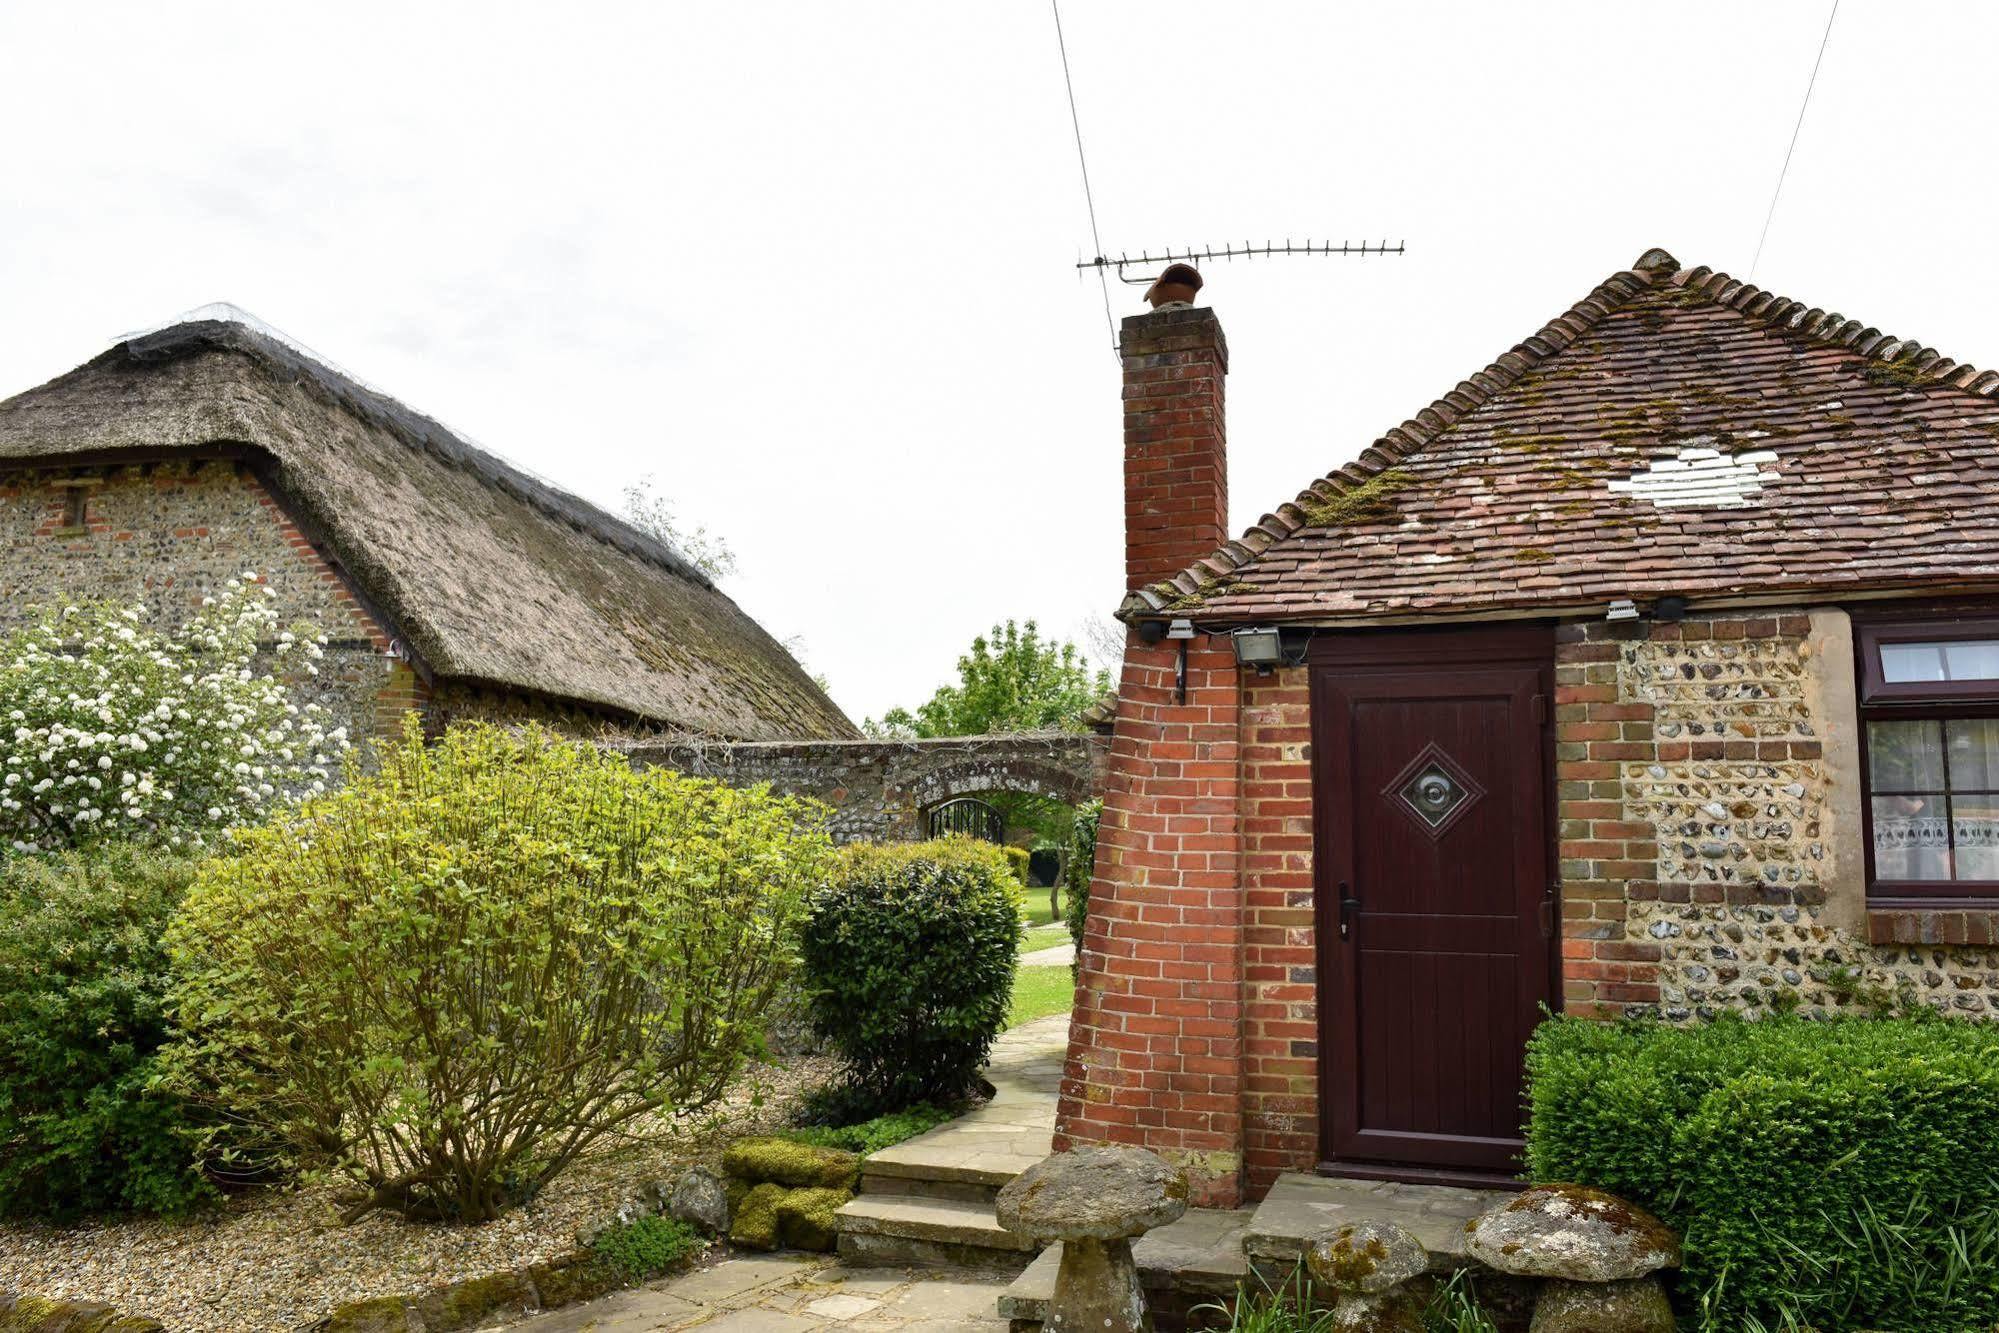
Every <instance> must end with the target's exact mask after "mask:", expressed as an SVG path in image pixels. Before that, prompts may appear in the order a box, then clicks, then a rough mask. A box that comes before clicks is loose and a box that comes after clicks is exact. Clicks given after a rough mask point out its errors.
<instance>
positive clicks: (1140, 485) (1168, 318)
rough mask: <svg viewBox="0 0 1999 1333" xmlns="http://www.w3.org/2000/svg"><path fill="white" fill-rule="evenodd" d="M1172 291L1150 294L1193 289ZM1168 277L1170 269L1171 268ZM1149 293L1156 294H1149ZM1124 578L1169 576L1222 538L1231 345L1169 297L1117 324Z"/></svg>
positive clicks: (1206, 320)
mask: <svg viewBox="0 0 1999 1333" xmlns="http://www.w3.org/2000/svg"><path fill="white" fill-rule="evenodd" d="M1174 267H1175V268H1176V269H1184V271H1185V272H1186V273H1188V274H1193V281H1192V283H1191V284H1186V283H1182V284H1179V285H1178V286H1177V287H1172V288H1169V287H1167V284H1166V282H1165V281H1164V280H1163V279H1162V281H1161V284H1160V286H1159V287H1155V288H1154V290H1153V292H1152V293H1148V295H1149V296H1154V295H1155V294H1156V293H1158V292H1160V290H1161V288H1166V290H1167V292H1168V293H1169V294H1171V293H1174V292H1176V291H1178V292H1186V293H1187V295H1188V296H1189V297H1191V295H1192V290H1190V287H1191V288H1192V289H1198V288H1199V285H1200V277H1199V275H1198V274H1194V273H1193V270H1192V269H1190V268H1186V266H1185V265H1175V266H1174ZM1168 273H1169V276H1170V275H1171V273H1172V270H1169V271H1168ZM1155 299H1156V297H1155ZM1119 348H1120V351H1121V352H1122V354H1123V357H1124V578H1125V589H1126V591H1130V590H1132V589H1135V588H1140V587H1143V586H1144V585H1146V584H1148V583H1157V582H1159V581H1160V580H1161V579H1167V578H1171V577H1172V576H1173V575H1175V574H1177V573H1179V572H1180V571H1181V570H1183V569H1185V568H1187V566H1189V565H1191V564H1193V563H1194V562H1195V561H1196V560H1199V559H1201V558H1202V557H1203V556H1206V555H1210V554H1212V553H1213V552H1214V551H1215V550H1216V549H1217V548H1218V547H1220V546H1222V545H1223V544H1224V543H1226V542H1227V541H1228V539H1229V537H1228V520H1229V468H1228V446H1227V443H1226V432H1225V430H1224V428H1223V412H1222V380H1223V377H1224V376H1226V375H1227V374H1228V369H1229V348H1228V343H1227V342H1226V341H1225V340H1224V339H1223V337H1222V325H1221V321H1220V320H1218V319H1216V318H1215V312H1214V311H1212V310H1210V309H1207V308H1206V307H1205V306H1202V307H1196V306H1191V305H1189V304H1187V302H1186V301H1185V300H1171V299H1168V300H1166V302H1165V304H1163V305H1162V306H1161V307H1160V308H1158V309H1156V310H1153V311H1151V312H1149V313H1147V314H1143V315H1133V316H1131V317H1130V318H1129V319H1127V320H1125V321H1124V328H1123V330H1122V334H1121V336H1120V338H1119Z"/></svg>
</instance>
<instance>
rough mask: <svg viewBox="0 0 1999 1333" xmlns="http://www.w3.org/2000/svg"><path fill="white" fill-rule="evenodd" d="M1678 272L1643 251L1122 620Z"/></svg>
mask: <svg viewBox="0 0 1999 1333" xmlns="http://www.w3.org/2000/svg"><path fill="white" fill-rule="evenodd" d="M1678 269H1679V261H1678V260H1676V259H1674V258H1673V257H1672V256H1671V255H1670V254H1667V253H1666V252H1665V251H1664V250H1659V249H1652V250H1647V251H1646V252H1645V253H1644V254H1642V255H1640V256H1639V257H1638V262H1637V263H1636V264H1634V265H1633V266H1632V267H1631V268H1630V269H1628V270H1626V271H1624V272H1622V273H1615V274H1612V275H1611V276H1610V277H1609V278H1607V279H1606V280H1605V281H1604V282H1603V283H1601V284H1600V285H1599V286H1598V287H1597V288H1596V289H1595V290H1594V291H1592V292H1591V293H1590V294H1589V295H1588V296H1585V297H1584V298H1583V299H1582V300H1580V301H1578V302H1576V304H1575V305H1573V306H1571V307H1570V308H1569V309H1568V310H1566V311H1564V312H1563V313H1561V314H1560V315H1557V316H1556V317H1555V318H1554V319H1553V320H1551V321H1549V322H1548V324H1547V325H1545V326H1544V327H1543V328H1541V329H1540V330H1539V331H1538V332H1536V333H1533V334H1531V335H1529V336H1528V337H1527V338H1525V339H1523V340H1522V341H1521V342H1520V343H1518V344H1516V345H1515V346H1514V347H1513V348H1512V349H1510V350H1508V351H1506V352H1503V353H1501V354H1500V356H1499V357H1498V359H1497V360H1495V361H1494V362H1493V363H1492V364H1491V365H1489V366H1487V367H1486V368H1485V369H1484V370H1481V371H1479V372H1478V373H1477V374H1475V375H1473V376H1472V377H1471V378H1470V379H1468V380H1466V381H1464V382H1463V383H1461V384H1459V385H1458V387H1457V388H1455V389H1453V390H1451V392H1449V393H1447V394H1445V395H1444V396H1443V397H1441V398H1439V399H1437V400H1436V401H1435V402H1432V403H1431V404H1430V405H1429V406H1428V407H1426V408H1424V409H1423V410H1422V411H1420V412H1418V413H1417V414H1416V415H1415V416H1414V417H1413V418H1411V419H1410V420H1408V421H1405V422H1403V423H1402V424H1401V425H1400V426H1396V427H1394V428H1392V429H1390V430H1389V431H1387V432H1386V433H1385V434H1383V435H1382V437H1381V438H1380V439H1378V440H1376V441H1375V442H1374V443H1373V444H1371V445H1369V446H1368V447H1367V448H1365V449H1363V450H1361V452H1360V456H1359V457H1358V458H1356V459H1354V460H1353V462H1351V463H1348V464H1346V465H1345V466H1344V467H1340V468H1336V469H1334V470H1333V471H1332V472H1330V473H1328V474H1326V475H1325V476H1324V477H1321V478H1320V479H1319V480H1317V481H1315V482H1313V483H1312V484H1311V485H1310V486H1308V487H1307V488H1305V489H1304V490H1303V491H1300V492H1299V493H1298V496H1297V498H1296V499H1295V500H1292V501H1290V502H1288V503H1285V504H1281V505H1279V506H1277V509H1276V510H1275V511H1274V512H1272V513H1268V514H1265V515H1264V516H1263V517H1262V518H1260V519H1258V520H1257V521H1256V523H1255V524H1253V525H1252V526H1251V527H1250V528H1249V530H1248V531H1246V532H1244V533H1243V535H1242V536H1241V537H1240V538H1239V539H1237V540H1236V541H1232V542H1230V543H1228V544H1227V545H1225V546H1223V547H1222V548H1221V549H1219V550H1217V551H1216V552H1214V553H1213V554H1212V555H1209V556H1206V557H1205V558H1203V559H1201V560H1198V561H1196V562H1195V563H1194V564H1192V565H1190V566H1188V567H1187V568H1186V569H1184V570H1182V571H1180V572H1179V573H1178V574H1175V575H1174V576H1173V577H1172V578H1170V579H1165V580H1163V581H1161V582H1158V583H1153V584H1148V585H1147V586H1145V587H1143V588H1139V589H1137V590H1135V591H1133V592H1131V593H1128V594H1126V596H1125V599H1124V604H1123V605H1122V606H1120V607H1119V608H1118V615H1119V616H1120V617H1121V618H1124V619H1127V620H1130V619H1136V618H1142V617H1145V616H1150V615H1158V614H1159V613H1160V612H1162V611H1164V610H1166V609H1167V608H1168V607H1169V606H1171V605H1173V604H1174V603H1176V602H1179V601H1181V600H1182V599H1186V598H1194V597H1199V596H1201V595H1202V594H1203V591H1204V590H1205V589H1207V588H1211V587H1213V586H1214V585H1215V584H1216V583H1218V582H1221V581H1223V580H1226V579H1229V578H1231V577H1233V576H1234V575H1235V574H1236V573H1237V572H1238V571H1240V570H1241V569H1242V568H1243V567H1244V566H1246V565H1248V564H1250V563H1251V562H1252V561H1254V560H1255V559H1256V558H1257V557H1258V556H1260V555H1262V554H1263V552H1265V551H1267V550H1268V549H1269V548H1270V547H1271V546H1273V545H1274V544H1276V543H1277V542H1280V541H1282V540H1284V539H1285V538H1287V537H1289V536H1291V535H1292V534H1293V533H1296V532H1298V531H1300V530H1301V529H1304V528H1307V527H1310V526H1311V522H1310V520H1309V518H1308V517H1307V513H1306V508H1305V507H1306V506H1313V507H1316V506H1319V505H1323V504H1325V503H1327V502H1328V501H1331V500H1335V499H1337V498H1338V497H1340V496H1342V495H1346V494H1348V493H1350V492H1352V491H1353V490H1355V489H1356V488H1358V487H1360V486H1364V485H1366V484H1367V482H1368V481H1369V480H1370V479H1372V478H1374V477H1377V476H1379V475H1380V474H1382V473H1383V472H1386V471H1388V470H1389V469H1390V468H1393V467H1396V466H1398V465H1400V464H1402V463H1405V462H1407V461H1408V460H1409V459H1410V458H1411V457H1413V456H1414V455H1415V454H1416V453H1418V452H1419V451H1421V450H1422V449H1423V448H1424V446H1426V445H1427V444H1429V443H1430V442H1431V441H1432V440H1434V439H1436V437H1437V436H1438V435H1440V434H1442V433H1443V432H1444V431H1445V430H1446V429H1448V428H1449V427H1450V426H1451V425H1452V424H1453V423H1455V422H1456V421H1458V420H1459V419H1460V418H1462V417H1463V416H1464V415H1465V414H1467V413H1469V412H1472V411H1475V410H1476V409H1477V408H1479V407H1480V406H1481V405H1483V404H1484V403H1486V402H1487V401H1489V400H1490V399H1491V398H1492V397H1493V395H1495V394H1497V393H1500V392H1502V391H1503V390H1505V389H1507V388H1510V387H1511V386H1512V385H1514V384H1516V383H1518V382H1519V381H1520V379H1521V378H1522V377H1523V376H1525V375H1526V374H1527V373H1528V372H1529V371H1531V370H1533V369H1534V368H1535V367H1537V366H1539V365H1540V364H1541V363H1542V362H1544V361H1546V360H1548V359H1549V358H1550V357H1553V356H1555V355H1557V354H1559V353H1560V352H1561V351H1562V350H1563V349H1564V348H1566V347H1568V346H1569V345H1570V344H1572V343H1574V342H1575V341H1576V339H1578V338H1580V337H1581V336H1583V334H1585V333H1587V332H1588V331H1589V329H1590V328H1591V327H1592V326H1593V325H1594V324H1595V323H1596V322H1597V321H1598V320H1600V319H1602V318H1603V317H1604V316H1605V315H1607V314H1609V313H1610V312H1611V311H1613V310H1615V309H1617V308H1618V307H1619V306H1621V305H1623V304H1624V302H1626V301H1628V300H1630V299H1631V298H1632V297H1633V296H1636V295H1637V294H1638V293H1640V292H1642V291H1645V290H1646V289H1647V288H1650V287H1652V286H1654V285H1656V284H1658V283H1659V282H1661V281H1663V280H1665V279H1666V278H1668V277H1669V276H1671V275H1673V274H1675V273H1676V272H1677V271H1678Z"/></svg>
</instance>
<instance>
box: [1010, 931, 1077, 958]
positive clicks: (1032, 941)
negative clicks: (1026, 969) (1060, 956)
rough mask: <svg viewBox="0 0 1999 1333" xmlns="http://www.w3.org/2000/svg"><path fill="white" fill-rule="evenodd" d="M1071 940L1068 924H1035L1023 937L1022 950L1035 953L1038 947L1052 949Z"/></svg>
mask: <svg viewBox="0 0 1999 1333" xmlns="http://www.w3.org/2000/svg"><path fill="white" fill-rule="evenodd" d="M1068 942H1069V928H1068V927H1067V926H1061V925H1056V926H1035V927H1034V928H1033V929H1031V930H1029V931H1028V932H1027V934H1026V935H1024V936H1023V937H1022V938H1021V941H1020V951H1021V952H1022V953H1033V952H1034V951H1035V950H1036V949H1052V948H1054V947H1055V946H1056V945H1058V944H1067V943H1068Z"/></svg>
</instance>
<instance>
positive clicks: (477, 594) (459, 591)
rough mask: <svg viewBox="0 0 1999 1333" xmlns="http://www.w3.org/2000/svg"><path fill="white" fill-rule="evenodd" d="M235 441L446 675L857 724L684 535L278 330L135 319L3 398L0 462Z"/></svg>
mask: <svg viewBox="0 0 1999 1333" xmlns="http://www.w3.org/2000/svg"><path fill="white" fill-rule="evenodd" d="M218 452H219V453H224V454H228V453H238V454H242V455H244V456H247V457H248V458H250V459H251V460H252V462H254V463H256V464H257V465H259V466H260V467H262V468H263V469H264V471H265V472H266V475H268V476H269V477H270V479H271V481H272V482H273V484H274V485H275V486H276V487H277V488H278V490H279V491H280V492H281V493H282V494H283V495H284V496H285V497H286V499H287V500H288V501H289V502H290V503H291V504H292V505H293V506H295V507H296V508H297V509H298V510H299V511H300V512H301V515H302V517H303V518H304V519H305V520H306V522H307V523H308V524H309V525H310V527H311V528H312V529H316V535H317V536H318V537H320V538H321V539H322V540H323V541H324V542H325V543H326V545H327V546H328V547H329V548H330V549H331V553H332V554H333V555H334V557H335V558H336V559H337V560H338V561H339V563H340V564H341V565H342V566H343V567H344V568H345V569H346V571H347V572H348V574H349V575H350V577H352V578H353V579H354V580H355V582H356V583H357V584H359V586H360V588H361V591H362V592H363V594H364V595H365V596H366V597H367V598H368V599H369V600H370V601H371V602H372V603H373V605H374V606H375V607H377V608H378V609H379V610H380V611H381V612H382V613H383V614H384V615H386V616H387V617H388V618H389V620H390V621H391V622H392V623H391V628H392V630H393V631H394V632H396V633H397V634H398V635H400V636H401V637H402V638H403V639H404V640H405V641H406V642H407V643H408V644H409V646H410V647H411V649H412V650H413V651H414V652H415V654H416V656H417V659H418V661H419V662H420V663H421V664H422V665H423V666H424V667H426V668H427V669H428V670H429V671H430V672H432V673H433V674H434V675H435V676H436V677H438V678H440V679H444V680H455V681H461V682H465V683H468V684H474V685H480V686H487V687H494V688H498V689H501V690H508V691H525V692H528V693H532V694H537V695H542V696H547V697H550V698H553V699H557V700H573V701H579V702H582V703H585V704H589V705H592V706H595V707H597V708H601V709H604V710H608V711H610V712H612V713H614V714H621V715H627V716H630V717H633V718H637V719H643V720H645V721H647V722H651V723H655V724H659V725H663V726H665V727H668V728H672V729H676V730H682V731H687V732H692V733H699V734H703V735H708V736H716V737H726V738H733V739H749V740H764V739H779V738H785V737H840V736H853V735H856V734H857V733H856V731H855V729H854V725H853V723H851V722H850V721H848V720H847V718H846V716H845V715H844V714H842V713H841V712H840V710H839V708H838V706H836V705H835V704H834V703H833V701H832V700H831V699H828V698H827V697H826V695H825V692H824V691H822V690H821V689H820V688H819V687H818V686H817V685H816V684H814V683H813V681H812V679H811V678H810V677H809V676H807V675H806V674H805V672H804V671H803V670H802V669H801V668H800V667H799V665H798V663H797V662H796V661H795V660H794V659H793V658H792V656H791V655H790V654H789V653H788V652H786V651H785V650H784V648H783V646H782V645H780V644H779V643H778V642H777V641H776V640H775V639H773V638H771V636H770V635H769V634H768V633H766V632H765V631H764V629H763V628H762V627H761V626H760V625H758V624H757V623H756V622H755V621H753V620H751V619H750V618H749V617H748V616H747V615H745V614H744V613H743V611H742V609H741V608H740V607H738V606H737V605H736V604H735V603H734V602H733V601H731V600H730V599H729V598H728V597H727V596H726V595H725V594H723V593H722V592H721V591H720V590H719V589H717V588H716V587H715V585H714V583H713V582H712V581H711V580H710V579H708V577H707V576H706V575H704V574H703V573H701V571H699V570H698V569H696V568H694V567H693V566H692V565H691V564H689V563H688V562H687V561H686V560H685V559H684V558H683V557H682V556H681V555H680V554H679V553H678V552H676V551H674V550H673V549H672V548H671V547H669V546H667V545H666V544H664V543H662V542H659V541H657V540H655V539H653V538H651V537H649V536H647V535H646V534H644V533H641V532H639V531H638V530H636V529H634V528H633V527H631V526H630V525H629V524H626V523H623V522H621V521H619V520H618V519H616V518H614V517H612V516H611V515H609V514H607V513H605V512H604V511H602V510H600V509H598V508H596V507H595V506H593V505H590V504H588V503H586V502H584V501H582V500H580V499H578V498H577V497H575V496H573V495H570V494H568V493H566V492H564V491H562V490H560V489H558V488H556V487H554V486H551V485H549V484H548V483H546V482H544V481H541V480H540V479H538V478H536V477H533V476H530V475H529V474H527V473H526V472H523V471H522V470H520V469H518V468H515V467H512V466H510V465H509V464H507V463H506V462H504V461H503V460H501V459H498V458H495V457H494V456H493V455H491V454H489V453H486V452H484V451H482V450H480V449H478V448H477V447H475V446H473V445H472V444H470V443H468V442H466V441H465V440H464V439H462V438H460V437H459V436H457V435H454V434H452V432H451V431H449V430H447V429H446V428H444V427H443V426H441V425H439V424H438V423H437V422H435V421H433V420H431V419H430V418H429V417H426V416H423V415H422V414H420V413H417V412H414V411H412V410H410V409H409V408H407V407H405V406H404V405H403V404H401V403H399V402H397V401H396V400H395V399H393V398H390V397H388V396H386V395H384V394H381V393H378V392H376V391H374V390H372V389H369V388H367V387H366V386H364V385H361V384H359V383H356V382H355V381H354V380H352V379H350V378H349V377H347V376H345V375H343V374H341V373H340V372H338V371H335V370H333V369H331V368H330V367H328V366H326V365H324V364H322V363H320V362H319V361H317V360H315V359H313V358H312V357H310V356H307V355H305V354H304V353H303V352H302V351H300V350H299V349H297V348H296V347H293V346H291V345H289V344H288V343H286V342H284V341H283V340H281V339H280V338H278V337H274V336H271V335H270V334H269V333H268V332H265V331H260V330H258V329H255V328H251V327H249V326H247V325H245V324H242V323H238V322H235V321H233V320H197V321H193V322H188V323H181V324H174V325H171V326H169V327H167V328H165V329H163V330H161V331H159V332H157V333H151V334H146V335H142V336H135V337H133V338H130V339H128V340H127V341H125V342H122V343H120V344H118V345H117V346H115V347H113V348H112V349H111V350H110V351H108V352H105V353H104V354H103V355H102V356H99V357H97V358H96V359H95V360H92V361H90V362H87V363H86V364H84V365H82V366H79V367H78V368H77V369H75V370H73V371H71V372H69V373H68V374H67V375H63V376H61V377H59V378H57V379H54V380H51V381H50V382H49V383H47V384H44V385H42V386H41V387H40V388H37V389H30V390H29V391H28V392H26V393H23V394H19V395H17V396H16V397H13V398H10V399H8V400H6V401H5V402H0V466H9V465H32V466H51V465H64V464H85V463H90V464H97V463H118V462H124V461H134V462H136V461H141V460H143V459H146V458H158V457H162V456H175V455H190V454H193V455H200V454H211V453H218Z"/></svg>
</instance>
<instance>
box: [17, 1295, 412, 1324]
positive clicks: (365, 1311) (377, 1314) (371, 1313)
mask: <svg viewBox="0 0 1999 1333" xmlns="http://www.w3.org/2000/svg"><path fill="white" fill-rule="evenodd" d="M4 1327H5V1325H0V1328H4ZM410 1327H411V1325H410V1318H409V1304H408V1302H406V1301H404V1300H403V1298H402V1297H400V1296H376V1297H373V1298H372V1299H369V1300H365V1301H349V1302H348V1303H347V1304H345V1305H343V1306H341V1307H339V1308H338V1309H336V1310H335V1311H334V1312H333V1313H332V1314H330V1315H328V1316H327V1317H326V1323H325V1325H324V1330H323V1333H409V1330H410Z"/></svg>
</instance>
